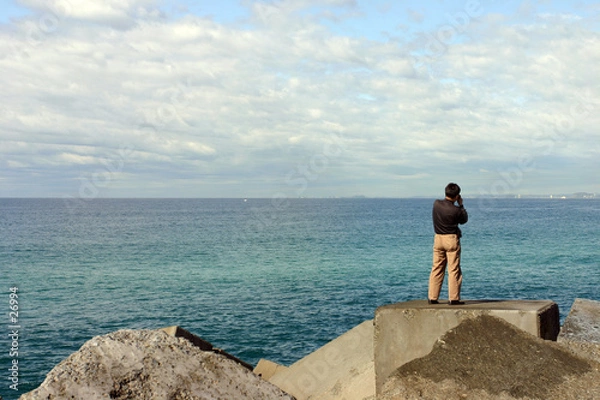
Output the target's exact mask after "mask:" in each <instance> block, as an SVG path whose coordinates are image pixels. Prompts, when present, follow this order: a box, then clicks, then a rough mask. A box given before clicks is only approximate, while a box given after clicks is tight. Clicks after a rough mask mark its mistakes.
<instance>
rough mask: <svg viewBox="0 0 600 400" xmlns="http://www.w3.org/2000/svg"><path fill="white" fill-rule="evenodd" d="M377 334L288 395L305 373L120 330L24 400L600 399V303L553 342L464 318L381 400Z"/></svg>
mask: <svg viewBox="0 0 600 400" xmlns="http://www.w3.org/2000/svg"><path fill="white" fill-rule="evenodd" d="M371 325H372V324H371ZM370 329H372V328H370V326H369V323H368V322H365V323H363V324H361V325H360V326H358V327H357V328H355V329H353V330H352V331H349V332H348V333H347V334H345V335H343V336H342V337H340V338H338V339H336V341H334V342H336V343H337V345H338V347H339V346H341V347H343V349H345V352H342V353H339V352H338V353H336V352H335V350H336V347H335V346H333V345H331V346H329V347H328V346H327V345H326V346H324V347H323V348H322V349H319V350H317V351H316V352H315V354H317V355H320V356H329V357H335V358H336V360H337V361H338V362H339V363H338V364H336V365H338V367H336V376H335V379H334V382H332V383H333V384H332V385H331V387H317V386H315V387H314V388H310V387H309V386H310V384H311V382H310V381H309V380H306V382H305V387H303V388H301V389H302V390H298V388H297V387H290V389H286V390H287V391H288V392H287V393H286V392H285V391H284V390H282V389H281V388H280V387H283V388H286V386H285V385H284V384H282V383H283V380H282V377H285V376H286V374H290V373H294V371H300V369H296V370H295V369H293V368H292V367H293V366H290V368H287V367H284V366H279V365H276V364H274V363H268V362H263V363H259V364H261V367H260V368H257V369H255V370H254V371H252V370H251V369H250V368H251V367H250V366H249V365H248V364H246V363H244V362H243V361H241V360H237V359H236V358H235V357H233V356H231V355H229V354H227V353H226V352H224V351H222V350H220V349H215V348H214V347H212V345H210V344H209V343H207V342H205V341H202V340H201V339H200V338H197V337H194V336H193V335H191V334H189V332H186V331H184V330H181V329H180V328H178V329H175V330H173V331H172V332H170V334H169V331H165V330H120V331H117V332H113V333H110V334H108V335H104V336H98V337H95V338H92V339H91V340H90V341H88V342H87V343H85V344H84V345H83V346H82V347H81V349H80V350H79V351H77V352H75V353H73V354H72V355H71V356H69V357H68V358H67V359H65V360H64V361H62V362H61V363H60V364H58V365H57V366H56V367H55V368H54V369H53V370H52V371H51V372H50V373H49V374H48V375H47V377H46V379H45V380H44V382H43V383H42V384H41V385H40V387H39V388H37V389H35V390H34V391H32V392H29V393H26V394H24V395H22V396H21V397H20V399H21V400H34V399H35V400H41V399H44V400H52V399H86V400H94V399H123V400H125V399H165V400H167V399H168V400H208V399H236V400H238V399H240V400H241V399H267V400H268V399H297V400H304V399H305V400H309V399H315V400H316V399H318V400H326V399H339V400H408V399H411V400H412V399H444V400H453V399H456V400H464V399H467V400H469V399H472V400H492V399H493V400H511V399H520V400H544V399H561V400H570V399H573V400H575V399H577V400H581V399H588V400H593V399H600V302H597V301H592V300H584V299H577V300H576V301H575V302H574V304H573V307H572V309H571V311H570V313H569V315H568V317H567V319H566V320H565V323H564V324H563V326H562V327H561V332H560V335H559V337H558V340H557V341H556V342H553V341H548V340H543V339H540V338H538V337H535V336H533V335H531V334H529V333H526V332H524V331H522V330H520V329H518V328H516V327H515V326H514V325H511V324H509V323H507V322H505V321H504V320H502V319H499V318H495V317H491V316H486V315H483V316H480V317H477V318H472V319H467V320H465V321H463V322H462V323H461V324H460V325H458V326H457V327H456V328H454V329H451V330H450V331H448V332H446V334H445V335H443V336H442V337H440V338H439V340H438V341H437V343H436V344H435V346H434V348H433V350H432V351H431V352H430V353H429V354H428V355H427V356H425V357H422V358H418V359H415V360H413V361H410V362H408V363H406V364H404V365H402V366H401V367H400V368H399V369H398V370H396V371H395V373H394V374H392V376H391V377H390V378H389V379H388V380H387V381H386V383H385V385H384V388H383V392H382V393H380V394H379V395H378V396H376V395H375V392H374V383H373V381H374V372H373V366H372V363H373V360H372V359H371V358H370V357H369V356H368V354H372V352H371V349H369V348H368V346H369V335H370V334H371V333H372V330H370ZM353 352H354V353H361V356H360V357H352V353H353ZM370 352H371V353H370ZM334 353H335V354H334ZM344 353H345V354H344ZM318 360H319V359H318V358H314V359H311V358H310V357H307V359H306V360H304V362H302V360H300V361H299V362H298V365H299V367H297V368H300V367H302V368H312V369H313V372H315V371H316V372H317V373H318V372H319V371H324V368H326V365H325V364H323V363H321V364H319V362H318ZM353 363H354V364H353ZM303 364H304V365H303ZM337 372H339V373H337ZM275 376H279V380H278V379H275ZM269 381H272V382H274V383H277V385H276V384H273V383H271V382H269ZM278 385H279V387H278ZM308 389H311V390H312V392H310V391H309V390H308ZM292 391H296V393H293V392H292Z"/></svg>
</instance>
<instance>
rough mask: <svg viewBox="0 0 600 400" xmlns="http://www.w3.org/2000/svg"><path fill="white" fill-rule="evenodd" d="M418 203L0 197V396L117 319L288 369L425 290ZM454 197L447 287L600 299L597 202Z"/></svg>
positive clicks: (37, 379)
mask: <svg viewBox="0 0 600 400" xmlns="http://www.w3.org/2000/svg"><path fill="white" fill-rule="evenodd" d="M433 200H434V199H424V198H414V199H412V198H411V199H369V198H342V199H333V198H332V199H285V198H277V199H254V198H249V199H99V198H98V199H72V198H70V199H58V198H56V199H15V198H10V199H9V198H4V199H0V309H2V312H1V313H0V395H2V396H3V398H4V399H5V400H8V399H16V398H18V396H19V395H21V394H23V393H26V392H28V391H30V390H33V389H34V388H36V387H37V386H39V385H40V383H41V382H42V381H43V380H44V378H45V376H46V374H47V373H48V372H49V371H50V370H51V369H52V368H53V367H54V366H55V365H56V364H58V363H59V362H60V361H62V360H64V359H65V358H66V357H68V356H69V355H70V354H71V353H73V352H75V351H77V350H78V349H79V348H80V347H81V346H82V345H83V344H84V343H85V342H86V341H88V340H89V339H91V338H92V337H94V336H96V335H104V334H107V333H110V332H113V331H115V330H118V329H157V328H162V327H168V326H172V325H178V326H181V327H182V328H184V329H186V330H188V331H190V332H192V333H194V334H196V335H198V336H200V337H202V338H204V339H205V340H207V341H209V342H211V343H212V344H213V345H214V346H216V347H219V348H222V349H224V350H225V351H227V352H229V353H231V354H233V355H235V356H237V357H239V358H241V359H242V360H244V361H246V362H248V363H250V364H256V363H257V362H258V360H259V359H261V358H265V359H269V360H271V361H274V362H277V363H280V364H284V365H289V364H291V363H293V362H294V361H296V360H298V359H300V358H302V357H304V356H305V355H307V354H309V353H311V352H312V351H314V350H315V349H317V348H319V347H321V346H323V345H324V344H326V343H327V342H329V341H331V340H332V339H334V338H336V337H337V336H339V335H341V334H343V333H344V332H346V331H348V330H349V329H351V328H353V327H354V326H356V325H358V324H360V323H361V322H363V321H365V320H369V319H372V318H373V316H374V312H375V310H376V309H377V307H379V306H382V305H385V304H390V303H395V302H402V301H407V300H413V299H426V298H427V283H428V276H429V272H430V268H431V261H432V254H431V253H432V244H433V229H432V223H431V207H432V203H433ZM465 207H466V209H467V210H468V212H469V221H468V223H467V224H465V225H463V227H462V231H463V238H462V249H463V250H462V269H463V276H464V278H463V279H464V281H463V288H462V298H463V299H467V300H468V299H535V300H539V299H548V300H552V301H555V302H556V303H557V304H558V305H559V309H560V318H561V321H564V318H565V317H566V315H567V314H568V312H569V310H570V307H571V305H572V303H573V301H574V300H575V299H576V298H586V299H592V300H600V199H597V198H596V199H556V198H554V199H550V198H547V199H529V198H528V199H516V198H511V199H497V198H479V199H477V198H473V199H468V198H466V199H465ZM441 298H442V299H444V298H447V282H444V289H443V291H442V297H441ZM15 366H16V368H17V370H16V371H15ZM15 382H16V383H17V385H16V386H15Z"/></svg>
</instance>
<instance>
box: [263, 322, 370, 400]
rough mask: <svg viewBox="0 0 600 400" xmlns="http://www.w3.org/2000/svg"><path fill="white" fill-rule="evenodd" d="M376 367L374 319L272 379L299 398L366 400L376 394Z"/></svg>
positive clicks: (308, 399) (313, 399) (302, 399)
mask: <svg viewBox="0 0 600 400" xmlns="http://www.w3.org/2000/svg"><path fill="white" fill-rule="evenodd" d="M369 371H370V372H369ZM373 371H374V368H373V320H368V321H365V322H363V323H362V324H360V325H358V326H356V327H354V328H352V329H351V330H349V331H348V332H346V333H344V334H343V335H341V336H339V337H338V338H336V339H334V340H332V341H331V342H329V343H327V344H326V345H324V346H323V347H321V348H319V349H317V350H316V351H314V352H312V353H311V354H309V355H307V356H306V357H304V358H302V359H301V360H299V361H297V362H295V363H294V364H292V365H290V366H289V368H288V369H287V370H283V371H281V372H278V373H277V374H275V375H273V376H272V377H271V379H269V382H271V383H273V384H274V385H276V386H278V387H279V388H281V389H282V390H283V391H285V392H286V393H289V394H291V395H293V396H294V397H296V399H297V400H316V399H318V400H325V399H345V400H362V399H363V398H365V397H369V396H374V395H375V376H374V372H373Z"/></svg>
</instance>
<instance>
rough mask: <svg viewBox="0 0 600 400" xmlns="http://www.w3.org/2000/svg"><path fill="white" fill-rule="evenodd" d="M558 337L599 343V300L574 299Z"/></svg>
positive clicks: (560, 339)
mask: <svg viewBox="0 0 600 400" xmlns="http://www.w3.org/2000/svg"><path fill="white" fill-rule="evenodd" d="M558 339H559V341H562V340H568V341H574V342H586V343H598V344H600V301H594V300H586V299H575V301H574V302H573V305H572V306H571V311H569V315H567V318H566V319H565V322H564V324H563V326H562V328H561V329H560V334H559V337H558Z"/></svg>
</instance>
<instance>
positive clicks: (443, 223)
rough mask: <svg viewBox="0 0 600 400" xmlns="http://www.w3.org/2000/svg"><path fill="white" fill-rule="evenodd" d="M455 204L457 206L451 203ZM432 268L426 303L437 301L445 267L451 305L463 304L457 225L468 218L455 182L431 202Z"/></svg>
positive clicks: (459, 233)
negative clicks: (441, 195) (433, 232)
mask: <svg viewBox="0 0 600 400" xmlns="http://www.w3.org/2000/svg"><path fill="white" fill-rule="evenodd" d="M454 203H457V204H458V205H454ZM432 217H433V230H434V231H435V237H434V239H433V267H432V268H431V274H430V275H429V304H439V302H438V299H439V296H440V291H441V290H442V283H443V282H444V274H445V272H446V266H448V297H449V300H450V301H449V304H450V305H459V304H464V302H462V301H460V286H461V284H462V271H461V269H460V237H461V232H460V228H459V227H458V225H459V224H464V223H466V222H467V220H468V219H469V216H468V214H467V210H465V208H464V207H463V200H462V197H460V187H459V186H458V185H457V184H456V183H449V184H448V185H447V186H446V198H445V199H444V200H435V201H434V202H433V211H432Z"/></svg>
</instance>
